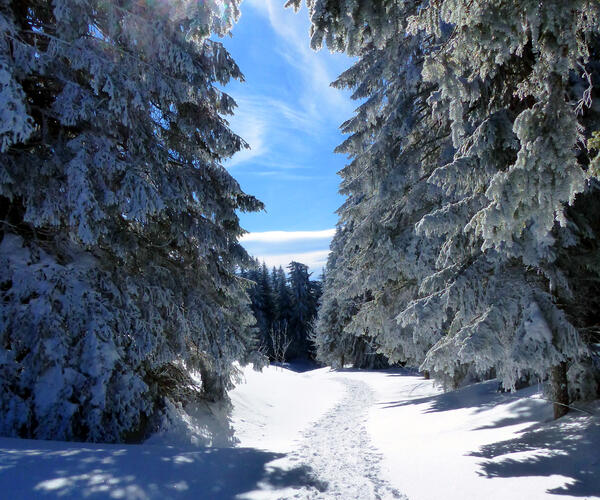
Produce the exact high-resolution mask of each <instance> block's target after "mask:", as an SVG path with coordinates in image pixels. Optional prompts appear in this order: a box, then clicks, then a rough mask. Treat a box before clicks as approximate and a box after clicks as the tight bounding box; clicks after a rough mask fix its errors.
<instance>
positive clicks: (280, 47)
mask: <svg viewBox="0 0 600 500" xmlns="http://www.w3.org/2000/svg"><path fill="white" fill-rule="evenodd" d="M250 10H251V11H252V15H253V16H254V15H256V16H258V17H260V18H262V19H264V20H265V22H266V23H268V26H270V27H271V29H272V30H273V32H274V33H275V40H276V41H275V44H276V45H275V51H276V52H277V53H278V54H279V56H280V57H281V58H282V59H283V60H284V61H285V62H286V67H287V68H292V69H293V72H292V73H291V75H288V78H290V79H291V81H293V82H294V85H293V86H290V87H286V84H285V80H282V81H277V80H274V81H273V84H274V85H280V86H279V88H277V89H273V92H270V90H271V89H268V90H267V91H265V89H264V88H260V89H259V88H254V87H252V86H251V85H250V84H249V83H247V84H246V85H243V86H242V87H240V88H238V89H237V90H235V91H229V90H228V92H229V93H231V95H232V96H233V97H234V98H235V100H236V102H237V104H238V107H237V109H236V114H235V116H234V117H232V118H231V120H230V124H231V128H232V129H233V130H234V131H235V132H236V133H237V134H238V135H240V136H241V137H243V138H244V139H245V140H246V141H247V142H248V143H249V144H250V147H251V149H250V150H246V151H242V152H240V153H238V154H236V155H235V156H234V157H233V158H232V159H231V160H230V161H228V162H227V163H226V167H227V168H234V167H237V168H239V167H241V166H246V165H254V166H260V167H268V169H269V170H270V171H271V172H272V171H276V170H286V169H289V168H290V167H292V168H305V167H306V165H300V163H301V162H302V159H301V158H302V157H305V156H307V155H308V154H310V147H309V146H308V144H310V143H311V142H314V141H323V140H324V139H323V138H324V137H331V135H332V134H333V135H335V134H337V127H338V126H339V125H340V124H341V123H342V122H343V121H345V120H346V119H348V118H349V117H350V116H351V115H352V110H353V108H354V105H353V103H352V101H351V100H350V99H349V97H348V93H347V92H341V91H338V90H336V89H333V88H331V87H330V83H331V82H332V81H333V80H334V79H335V78H336V77H337V75H338V74H339V73H340V72H341V71H343V70H344V69H345V68H346V67H347V66H348V65H349V59H348V58H347V57H345V56H341V55H337V56H333V55H330V54H328V53H327V52H325V51H321V52H320V53H316V52H314V51H313V50H312V49H311V48H310V40H309V22H308V14H307V12H306V11H303V12H300V13H298V14H294V12H293V10H292V9H284V8H283V0H246V1H245V2H244V3H243V4H242V15H244V12H250ZM234 37H235V29H234ZM242 69H243V67H242ZM340 142H341V141H340ZM336 145H337V139H334V142H333V143H332V144H328V147H330V148H331V150H333V148H334V147H335V146H336ZM282 150H286V151H287V152H288V157H289V158H296V159H299V161H296V162H293V161H292V162H290V161H289V160H288V159H287V158H286V157H281V156H279V155H278V154H277V152H278V151H282ZM286 160H287V161H286ZM312 166H314V165H312ZM258 172H259V171H258V170H251V171H246V173H247V174H250V175H260V174H259V173H258ZM288 175H290V174H288ZM287 180H301V179H300V178H299V177H297V176H292V177H289V178H288V179H287Z"/></svg>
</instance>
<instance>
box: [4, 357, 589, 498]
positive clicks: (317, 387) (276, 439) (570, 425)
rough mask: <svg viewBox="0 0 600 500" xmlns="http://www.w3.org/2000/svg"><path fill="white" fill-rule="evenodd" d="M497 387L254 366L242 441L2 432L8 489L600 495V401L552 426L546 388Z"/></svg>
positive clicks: (237, 408)
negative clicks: (141, 440) (87, 438)
mask: <svg viewBox="0 0 600 500" xmlns="http://www.w3.org/2000/svg"><path fill="white" fill-rule="evenodd" d="M496 388H497V386H496V384H495V383H494V382H486V383H481V384H475V385H472V386H469V387H466V388H464V389H461V390H458V391H454V392H450V393H445V394H444V393H441V392H440V391H438V390H437V389H436V388H434V387H433V384H432V383H431V382H430V381H427V380H423V378H421V377H418V376H416V375H414V374H411V373H409V372H405V371H400V370H396V371H383V372H366V371H353V370H345V371H341V372H340V371H331V370H329V369H327V368H323V369H318V370H312V371H305V372H296V371H293V370H289V369H284V368H280V367H269V368H267V369H265V370H264V371H263V372H262V373H257V372H253V371H252V370H247V371H246V382H245V383H244V384H241V385H239V386H238V387H237V388H236V389H235V390H234V391H232V393H231V399H232V403H233V409H232V414H231V416H230V421H229V424H230V425H229V427H228V426H223V429H226V428H228V429H230V430H233V431H234V437H235V439H236V440H237V444H236V445H235V446H224V445H223V443H226V442H230V441H231V436H230V435H227V436H226V439H225V438H223V439H220V440H219V439H216V440H215V443H221V446H214V447H212V448H202V447H195V446H192V445H191V444H190V445H184V444H182V443H181V439H179V440H175V439H173V440H171V442H177V443H178V444H177V445H168V443H169V439H170V438H171V437H170V436H161V437H159V438H157V439H153V440H151V441H150V443H151V444H148V443H146V444H144V445H90V444H74V443H59V442H44V441H27V440H17V439H7V438H0V498H6V499H31V498H34V499H35V498H61V499H72V498H127V499H168V498H174V499H180V498H181V499H184V498H185V499H188V498H189V499H229V498H239V499H275V498H301V499H306V498H322V499H333V498H336V499H361V500H362V499H365V500H366V499H376V498H381V499H391V498H409V499H410V500H441V499H461V500H462V499H475V500H479V499H484V500H493V499H516V500H520V499H523V500H536V499H550V498H556V499H557V500H558V499H559V498H560V499H568V498H572V499H575V498H577V499H580V500H581V499H585V498H588V499H591V498H600V418H599V417H598V416H597V415H598V413H599V411H600V408H599V407H598V405H596V406H590V407H587V410H588V411H592V412H593V413H595V414H596V416H590V415H588V414H586V413H580V414H575V413H573V415H571V416H567V417H566V418H563V419H561V420H560V421H558V422H551V420H550V419H551V408H550V405H549V404H548V403H547V402H545V401H544V400H543V399H542V398H541V397H540V396H539V395H538V391H537V388H529V389H525V390H523V391H520V392H519V393H517V394H500V393H498V392H496ZM196 426H197V427H198V428H200V427H202V423H201V422H196ZM214 428H215V427H214V426H213V429H214ZM225 434H227V432H225Z"/></svg>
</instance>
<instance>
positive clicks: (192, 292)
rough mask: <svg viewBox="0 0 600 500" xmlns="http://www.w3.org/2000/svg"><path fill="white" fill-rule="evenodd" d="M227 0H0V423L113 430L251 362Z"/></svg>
mask: <svg viewBox="0 0 600 500" xmlns="http://www.w3.org/2000/svg"><path fill="white" fill-rule="evenodd" d="M237 5H238V2H237V1H233V2H227V5H226V7H225V8H224V9H223V8H221V7H219V6H218V5H217V4H215V2H133V1H117V0H110V1H106V0H88V1H86V2H81V1H77V0H52V1H46V0H43V1H42V0H14V1H10V0H2V1H1V2H0V30H1V36H0V82H1V84H0V102H1V106H0V109H1V110H2V129H1V130H0V137H1V142H0V158H1V161H0V224H1V225H0V295H1V300H0V337H1V345H0V359H1V362H0V389H1V395H0V433H1V434H3V435H13V436H17V435H18V436H24V437H34V438H52V439H80V440H93V441H120V440H123V439H127V438H134V437H137V438H139V437H143V436H144V435H146V433H147V432H148V431H149V430H151V429H152V427H153V425H156V424H157V422H158V421H159V420H160V418H162V416H168V415H169V414H172V412H173V411H174V410H175V408H176V406H177V405H178V404H180V403H182V404H184V403H185V402H187V401H189V399H190V398H192V397H197V396H198V393H197V391H196V390H194V389H193V388H194V384H193V382H192V379H191V377H190V374H191V372H192V371H200V372H201V376H202V382H203V387H202V395H203V396H204V397H206V398H209V399H218V398H221V397H223V396H224V394H225V391H226V390H227V388H229V387H231V383H232V376H233V375H234V374H235V370H234V368H233V365H232V362H233V361H235V360H239V361H242V362H247V361H249V359H250V358H251V357H252V353H253V349H254V342H255V340H254V336H253V330H252V328H251V324H252V317H251V313H250V310H249V308H248V299H247V296H246V294H245V291H244V288H243V285H242V281H241V278H239V277H238V276H236V274H235V273H234V271H235V268H236V266H237V265H240V264H244V263H246V261H247V259H248V257H247V255H246V253H245V251H244V250H243V249H242V247H241V246H240V245H239V244H238V238H239V237H240V236H241V234H242V229H241V228H240V226H239V223H238V217H237V215H236V210H256V209H258V208H260V206H261V205H260V203H259V202H258V201H257V200H256V199H254V198H253V197H251V196H248V195H246V194H244V193H243V192H242V191H241V189H240V187H239V185H238V183H237V182H236V181H235V180H234V179H233V178H232V177H231V176H230V175H229V173H228V172H227V171H226V170H225V169H224V168H223V167H222V166H221V161H222V160H223V159H225V158H228V157H230V156H231V155H233V154H234V153H235V152H236V151H238V150H239V149H240V148H242V147H245V143H244V141H243V140H242V139H241V138H239V137H237V136H236V135H235V134H233V133H232V132H231V131H230V130H229V128H228V126H227V122H226V121H225V119H224V116H225V115H228V114H231V113H232V111H233V108H234V105H235V103H234V101H233V100H232V99H231V98H230V97H229V96H227V95H226V94H224V93H223V92H222V91H220V90H219V89H218V88H217V85H225V84H226V83H227V82H228V81H229V80H230V79H231V78H235V79H241V78H242V75H241V73H240V71H239V69H238V67H237V66H236V64H235V63H234V61H233V60H232V59H231V57H230V56H229V55H228V53H227V51H226V50H225V49H224V48H223V46H222V45H221V44H220V43H219V42H216V41H213V40H211V39H209V38H208V37H209V36H210V35H211V34H217V35H224V34H226V33H227V32H228V31H229V30H230V29H231V27H232V23H233V22H234V21H235V20H236V18H237V17H238V16H239V9H238V6H237Z"/></svg>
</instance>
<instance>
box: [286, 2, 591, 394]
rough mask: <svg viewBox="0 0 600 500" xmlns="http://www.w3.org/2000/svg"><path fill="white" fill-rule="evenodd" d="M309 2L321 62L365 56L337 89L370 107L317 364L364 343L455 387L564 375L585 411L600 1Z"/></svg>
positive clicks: (343, 217) (353, 127)
mask: <svg viewBox="0 0 600 500" xmlns="http://www.w3.org/2000/svg"><path fill="white" fill-rule="evenodd" d="M306 3H307V5H308V8H309V12H310V16H311V21H312V28H311V35H312V42H311V43H312V46H313V48H315V49H318V48H320V47H321V46H322V44H323V43H324V42H325V43H326V44H327V45H328V47H329V48H330V49H331V50H337V51H345V52H347V53H348V54H350V55H353V56H357V57H358V58H359V59H358V62H357V63H356V64H355V65H354V66H353V67H352V68H351V69H350V70H348V71H347V72H346V73H344V74H343V75H342V76H341V77H340V78H339V79H338V81H337V82H335V85H337V86H343V87H348V88H351V89H353V90H354V97H355V98H356V99H361V100H363V103H362V104H361V105H360V106H359V107H358V109H357V111H356V115H355V117H354V118H352V119H351V120H349V121H348V122H346V123H345V124H344V125H343V126H342V130H343V131H345V132H346V133H348V134H349V137H348V139H347V140H346V141H345V142H344V143H343V144H342V145H341V146H340V148H339V150H340V151H341V152H344V153H346V154H348V155H349V156H350V158H351V163H350V164H349V165H348V166H347V167H346V168H345V169H344V170H342V171H341V173H340V174H341V176H342V184H341V190H342V193H343V194H345V195H346V196H347V200H346V202H345V204H344V205H343V206H342V207H341V208H340V210H339V215H340V222H339V231H338V236H336V239H334V242H333V244H332V257H331V261H330V266H329V267H328V277H327V280H326V282H325V290H324V298H323V303H322V306H321V309H320V313H319V319H318V323H317V324H318V328H317V332H316V337H317V338H316V343H317V346H318V349H317V352H318V353H319V355H320V356H321V357H322V359H324V360H329V359H328V358H327V354H326V352H327V351H328V350H329V352H335V351H336V349H341V350H342V351H345V349H347V347H344V346H348V345H351V341H350V340H351V339H352V338H353V337H358V338H365V337H368V338H369V339H371V344H372V345H373V346H375V348H376V349H377V350H378V352H381V353H383V354H385V355H386V356H388V357H389V359H390V360H392V361H399V362H409V363H417V364H419V365H420V366H421V367H422V369H424V370H427V371H430V372H432V374H433V375H434V376H436V377H437V378H438V379H439V380H440V381H442V382H444V383H447V384H449V385H456V384H458V383H460V382H461V381H462V380H464V379H465V377H468V376H475V377H485V376H490V375H496V376H498V377H499V378H500V380H501V381H502V383H503V385H504V386H505V387H506V388H509V389H510V388H514V387H515V385H516V384H517V382H518V381H519V380H520V379H521V378H523V377H525V378H527V377H535V378H537V379H541V380H549V381H550V382H551V384H550V386H551V387H552V390H553V391H554V396H553V397H558V396H556V395H557V394H558V393H559V392H560V391H559V389H561V386H562V388H563V389H564V386H565V384H566V380H567V378H568V380H569V382H570V384H569V391H570V397H571V398H573V397H579V398H581V397H595V396H596V395H597V390H598V389H597V388H598V385H597V383H596V380H597V378H598V370H599V368H598V363H597V359H596V357H595V356H596V355H595V354H594V352H593V351H594V350H593V349H591V348H590V347H591V346H592V345H593V344H595V343H596V342H597V333H592V332H597V327H598V317H597V315H596V313H595V312H592V311H595V310H597V309H596V308H595V304H594V302H593V299H590V294H591V296H597V294H598V291H599V290H598V285H597V283H598V281H597V280H588V279H587V278H586V277H585V273H586V272H587V273H588V274H589V273H592V274H593V275H597V273H598V272H599V271H600V267H599V265H598V264H600V262H598V260H597V259H598V246H597V238H596V229H595V224H594V223H593V222H592V219H593V218H594V217H595V220H596V219H597V216H598V212H597V211H595V210H596V207H597V203H596V201H595V200H596V198H597V193H598V190H597V184H596V181H595V180H594V176H595V175H596V174H597V161H598V160H597V156H595V154H594V148H597V136H595V137H594V138H592V139H591V140H589V141H588V139H590V138H591V137H592V133H593V132H594V131H597V130H598V129H599V127H598V115H597V105H596V101H595V98H596V97H597V95H596V94H597V90H594V88H593V87H592V85H591V82H594V81H597V80H595V79H594V78H595V75H596V74H597V73H598V62H599V59H598V51H597V41H598V35H599V30H600V25H599V23H600V6H599V4H598V3H597V2H594V1H591V0H577V1H574V2H569V5H568V6H567V5H566V4H565V2H562V1H560V0H556V1H548V2H543V3H541V2H537V1H529V0H512V1H508V2H497V1H493V0H440V1H436V2H428V1H422V0H392V1H388V2H360V1H355V0H308V1H307V2H306ZM287 4H288V5H292V6H294V7H296V8H297V7H299V5H300V0H292V1H289V2H288V3H287ZM599 76H600V75H599ZM586 144H587V146H588V151H589V155H588V154H587V152H586V147H585V146H586ZM588 156H589V158H588ZM592 214H594V215H592ZM579 252H582V255H584V256H585V258H584V259H582V261H584V262H586V264H583V263H582V264H581V265H579V264H578V265H574V263H573V262H572V259H571V258H570V257H571V256H575V255H578V253H579ZM567 255H568V256H569V257H567ZM581 266H585V269H586V271H585V272H584V271H583V267H581ZM584 295H585V296H586V297H584ZM350 301H353V302H350ZM577 304H580V306H579V307H578V306H577ZM582 306H583V307H584V308H585V311H582V310H581V307H582ZM587 308H589V309H587ZM345 352H347V351H345ZM336 356H337V354H336ZM562 372H564V373H562ZM559 379H560V380H559ZM561 394H562V400H561V401H559V403H561V404H565V403H568V401H566V402H565V401H564V399H565V396H564V394H565V391H564V390H563V391H562V392H561Z"/></svg>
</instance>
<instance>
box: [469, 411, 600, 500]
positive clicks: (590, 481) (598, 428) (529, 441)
mask: <svg viewBox="0 0 600 500" xmlns="http://www.w3.org/2000/svg"><path fill="white" fill-rule="evenodd" d="M525 452H528V453H525ZM514 453H522V456H520V457H514V456H509V455H511V454H514ZM471 456H475V457H482V458H485V459H487V460H486V461H484V462H481V463H480V464H479V465H480V466H481V471H480V472H479V474H480V475H482V476H485V477H489V478H496V477H526V476H551V475H555V474H556V475H561V476H564V477H567V478H569V482H568V483H567V484H565V485H564V486H561V487H559V488H554V489H551V490H548V491H547V492H548V493H551V494H556V495H571V496H577V497H597V496H600V480H599V479H598V478H599V477H600V423H598V419H597V418H595V417H587V416H585V417H584V416H571V417H564V418H562V419H561V420H559V421H557V422H555V423H552V424H535V425H533V426H531V427H528V428H527V429H525V430H523V431H521V432H520V433H519V435H518V437H516V438H514V439H510V440H507V441H501V442H498V443H492V444H489V445H486V446H482V447H481V449H480V450H479V451H477V452H473V453H471ZM502 457H505V458H502Z"/></svg>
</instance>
